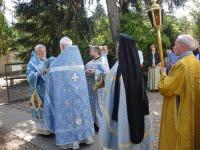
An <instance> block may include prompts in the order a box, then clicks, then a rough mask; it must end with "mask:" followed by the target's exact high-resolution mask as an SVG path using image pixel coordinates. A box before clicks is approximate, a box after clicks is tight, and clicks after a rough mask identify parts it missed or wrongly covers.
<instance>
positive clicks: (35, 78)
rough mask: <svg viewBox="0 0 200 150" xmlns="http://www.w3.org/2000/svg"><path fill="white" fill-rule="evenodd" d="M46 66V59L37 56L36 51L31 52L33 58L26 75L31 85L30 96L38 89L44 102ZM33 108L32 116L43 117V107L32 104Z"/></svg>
mask: <svg viewBox="0 0 200 150" xmlns="http://www.w3.org/2000/svg"><path fill="white" fill-rule="evenodd" d="M44 68H45V65H44V61H41V60H40V59H39V58H38V57H37V55H36V53H35V52H34V51H33V52H32V53H31V59H30V61H29V63H28V65H27V72H26V75H27V79H28V82H29V87H30V96H31V95H32V94H33V92H34V91H36V93H37V95H38V96H39V98H40V100H41V101H42V103H43V101H44V95H45V76H44V75H42V74H41V72H42V71H43V70H44ZM31 110H32V116H33V118H34V119H35V120H36V121H40V120H42V119H43V113H42V108H38V109H36V108H34V107H33V106H32V107H31Z"/></svg>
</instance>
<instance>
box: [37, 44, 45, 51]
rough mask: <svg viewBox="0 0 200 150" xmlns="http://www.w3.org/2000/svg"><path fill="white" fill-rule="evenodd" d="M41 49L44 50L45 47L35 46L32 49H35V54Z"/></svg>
mask: <svg viewBox="0 0 200 150" xmlns="http://www.w3.org/2000/svg"><path fill="white" fill-rule="evenodd" d="M42 48H44V49H45V50H46V47H45V46H44V45H42V44H38V45H36V46H35V48H34V49H35V52H36V53H37V52H38V50H40V49H42Z"/></svg>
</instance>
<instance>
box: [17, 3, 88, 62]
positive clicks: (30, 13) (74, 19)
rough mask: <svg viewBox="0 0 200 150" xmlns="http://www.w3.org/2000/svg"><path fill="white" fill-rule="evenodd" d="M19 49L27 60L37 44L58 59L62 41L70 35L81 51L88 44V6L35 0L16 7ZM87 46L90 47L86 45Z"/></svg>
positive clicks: (18, 4)
mask: <svg viewBox="0 0 200 150" xmlns="http://www.w3.org/2000/svg"><path fill="white" fill-rule="evenodd" d="M16 17H17V20H18V21H17V23H16V24H15V28H16V29H17V31H18V33H19V36H18V38H17V41H16V42H17V43H18V50H21V49H24V50H23V51H22V50H21V52H22V53H21V57H22V58H24V59H26V60H27V58H28V55H29V53H28V52H30V51H31V50H32V49H33V48H34V46H35V45H36V44H39V43H42V44H44V45H45V46H46V47H47V55H48V56H50V55H54V56H57V55H58V54H59V52H60V50H59V40H60V38H61V37H62V36H69V37H70V38H71V39H72V41H73V43H74V44H77V45H79V47H80V49H81V52H82V50H83V49H84V47H85V45H86V44H87V43H88V40H87V39H88V38H87V36H88V35H87V33H88V24H87V23H88V22H87V17H86V12H85V10H84V3H83V1H81V0H77V1H64V0H40V1H38V0H31V1H30V2H18V3H17V4H16ZM85 43H86V44H85Z"/></svg>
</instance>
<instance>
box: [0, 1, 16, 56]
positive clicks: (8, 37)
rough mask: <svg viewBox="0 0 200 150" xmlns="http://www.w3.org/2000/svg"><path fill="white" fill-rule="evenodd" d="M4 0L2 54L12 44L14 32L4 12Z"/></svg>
mask: <svg viewBox="0 0 200 150" xmlns="http://www.w3.org/2000/svg"><path fill="white" fill-rule="evenodd" d="M2 7H3V1H2V0H0V9H1V10H0V55H2V54H5V53H6V52H7V51H8V50H10V47H11V45H12V37H13V32H12V29H11V27H9V26H8V24H7V22H6V19H5V16H4V14H3V12H4V9H3V8H2Z"/></svg>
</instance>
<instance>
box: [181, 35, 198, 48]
mask: <svg viewBox="0 0 200 150" xmlns="http://www.w3.org/2000/svg"><path fill="white" fill-rule="evenodd" d="M177 42H179V43H181V44H184V45H186V46H187V47H188V48H189V50H194V49H197V48H198V47H199V43H198V41H197V40H196V39H194V38H193V37H192V36H191V35H189V34H183V35H179V36H178V37H177Z"/></svg>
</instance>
